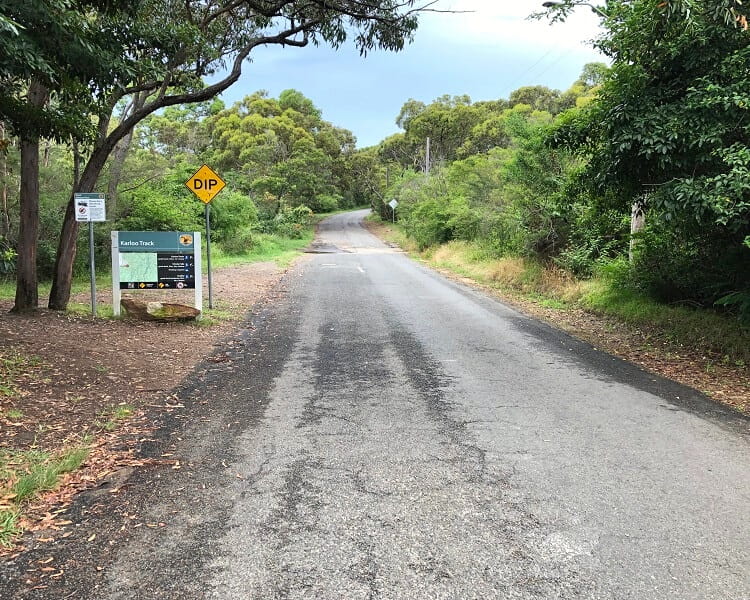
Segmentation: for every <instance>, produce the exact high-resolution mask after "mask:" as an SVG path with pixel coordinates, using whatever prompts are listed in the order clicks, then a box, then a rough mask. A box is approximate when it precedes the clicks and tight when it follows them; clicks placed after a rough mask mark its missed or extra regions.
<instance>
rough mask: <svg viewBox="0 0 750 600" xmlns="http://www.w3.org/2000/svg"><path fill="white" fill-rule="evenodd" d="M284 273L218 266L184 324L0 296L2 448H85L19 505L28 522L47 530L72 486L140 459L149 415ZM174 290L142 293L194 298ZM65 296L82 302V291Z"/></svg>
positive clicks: (163, 406) (104, 298)
mask: <svg viewBox="0 0 750 600" xmlns="http://www.w3.org/2000/svg"><path fill="white" fill-rule="evenodd" d="M283 273H284V270H283V269H281V268H279V267H278V266H277V265H276V264H274V263H255V264H249V265H241V266H233V267H229V268H225V269H220V270H217V271H216V272H215V273H214V278H213V283H214V285H213V298H214V310H213V311H211V310H209V311H206V313H207V318H206V319H204V320H203V321H202V322H192V323H160V322H142V321H135V320H132V319H127V318H125V319H104V318H93V317H91V316H90V315H77V314H66V313H59V312H55V311H49V310H39V311H37V312H34V313H32V314H20V315H18V314H12V313H9V312H8V311H9V309H10V308H11V306H12V303H11V302H7V301H0V361H2V362H0V369H2V371H0V372H2V373H4V374H10V377H9V379H10V381H11V383H10V384H9V385H0V448H6V449H11V450H29V449H40V450H48V451H53V452H54V451H57V450H59V449H61V448H63V447H66V446H71V445H80V444H85V445H86V446H88V447H91V448H92V451H91V454H90V456H89V458H88V459H87V461H86V463H85V464H84V467H83V468H82V469H80V470H78V471H76V472H75V473H73V474H69V475H67V476H65V479H64V481H63V485H62V486H61V487H60V488H58V489H57V490H55V491H54V492H51V493H49V494H46V495H45V496H44V497H43V498H42V499H41V500H40V501H38V502H37V503H36V504H35V505H34V506H32V507H30V509H29V510H27V511H25V512H26V520H25V521H24V525H25V527H26V529H27V530H32V531H34V530H37V531H41V530H44V531H49V530H50V529H52V530H54V529H55V523H56V522H57V520H58V519H59V517H58V516H57V515H58V514H61V513H60V510H62V509H64V508H65V507H66V505H67V503H68V502H69V501H70V499H71V498H72V496H73V495H74V494H75V493H76V492H77V491H79V490H81V489H84V488H89V487H93V486H96V485H100V484H101V483H103V482H105V481H108V480H111V479H112V478H113V477H114V478H117V477H119V475H118V473H122V472H123V469H127V468H132V467H137V466H141V464H142V461H141V460H139V459H137V458H136V457H137V452H136V450H137V447H138V445H139V442H141V441H143V440H144V439H146V438H148V436H149V434H150V432H151V430H152V428H153V425H152V423H153V420H154V416H155V414H158V413H162V412H165V411H166V412H169V411H171V410H173V409H174V408H175V407H176V406H177V403H178V400H177V399H176V397H174V396H172V393H171V390H172V389H173V388H175V387H176V386H177V385H178V384H179V383H180V382H181V381H182V380H183V379H184V378H185V377H186V375H187V374H188V373H189V372H190V371H191V370H192V369H193V368H194V367H195V366H196V364H198V363H200V362H201V361H202V360H204V359H207V358H208V359H209V360H213V361H221V360H222V352H221V349H219V348H217V346H218V345H220V344H221V343H222V342H223V341H225V340H226V339H227V338H228V337H229V335H230V333H231V332H232V331H233V330H234V329H235V328H236V327H238V323H239V322H240V321H241V320H242V319H243V318H244V317H246V316H247V315H248V313H249V311H250V310H251V309H252V307H253V306H255V305H256V304H258V303H259V302H260V301H261V300H263V299H265V298H267V297H268V296H269V294H271V293H272V290H273V289H274V287H275V286H276V285H277V284H278V282H279V280H280V279H281V277H282V275H283ZM177 294H178V295H179V294H182V295H183V296H184V297H180V298H177V297H176V296H175V295H173V294H168V295H167V296H165V295H164V293H163V292H161V293H160V292H156V294H154V293H149V297H148V299H149V300H152V299H161V300H163V301H170V302H173V301H176V302H184V303H189V302H191V301H192V291H191V292H178V293H177ZM157 296H158V297H157ZM138 297H139V298H141V299H145V298H146V296H145V295H139V296H138ZM72 300H73V301H75V302H80V303H86V302H89V295H88V294H81V295H79V296H76V297H74V298H72ZM98 303H99V304H100V305H101V306H102V307H103V306H104V305H107V304H110V303H111V291H110V290H102V291H100V292H99V293H98ZM207 307H208V292H207V290H206V289H204V308H207ZM45 535H46V534H45Z"/></svg>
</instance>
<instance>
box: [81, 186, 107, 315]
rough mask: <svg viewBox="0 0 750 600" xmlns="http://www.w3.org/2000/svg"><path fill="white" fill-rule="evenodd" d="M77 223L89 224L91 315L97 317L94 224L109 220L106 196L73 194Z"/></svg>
mask: <svg viewBox="0 0 750 600" xmlns="http://www.w3.org/2000/svg"><path fill="white" fill-rule="evenodd" d="M73 201H74V203H75V212H76V221H79V222H83V223H88V224H89V266H90V271H91V314H92V315H93V316H96V264H95V262H94V223H95V222H101V221H106V220H107V211H106V207H105V204H104V194H94V193H76V194H73Z"/></svg>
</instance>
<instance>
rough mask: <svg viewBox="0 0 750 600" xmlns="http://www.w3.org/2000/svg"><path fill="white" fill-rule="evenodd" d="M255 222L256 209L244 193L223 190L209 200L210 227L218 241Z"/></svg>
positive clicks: (255, 223)
mask: <svg viewBox="0 0 750 600" xmlns="http://www.w3.org/2000/svg"><path fill="white" fill-rule="evenodd" d="M257 223H258V209H257V208H256V206H255V203H254V202H253V201H252V199H251V198H250V197H248V196H246V195H244V194H241V193H239V192H234V191H227V190H224V191H222V192H221V193H220V194H219V195H218V196H217V197H216V198H215V199H214V200H213V201H212V202H211V229H212V230H213V231H215V232H216V234H217V236H216V239H217V241H219V242H223V241H226V240H230V239H231V238H232V237H234V236H235V235H237V234H238V233H239V232H240V231H243V230H246V229H250V228H252V227H254V226H256V225H257Z"/></svg>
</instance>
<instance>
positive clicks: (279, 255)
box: [204, 228, 314, 269]
mask: <svg viewBox="0 0 750 600" xmlns="http://www.w3.org/2000/svg"><path fill="white" fill-rule="evenodd" d="M313 236H314V232H313V230H312V228H311V229H309V230H307V231H305V232H304V234H303V235H302V237H300V238H295V239H291V238H286V237H281V236H278V235H273V234H263V233H261V234H258V235H257V236H255V238H254V240H253V241H254V244H253V248H252V249H251V250H249V251H248V252H243V253H242V254H227V253H226V252H224V251H223V250H222V248H221V246H215V247H214V246H212V248H211V266H212V267H215V268H219V269H220V268H222V267H229V266H232V265H239V264H246V263H253V262H270V261H273V262H275V263H276V264H278V265H279V266H281V267H286V266H289V264H290V263H291V262H292V260H294V258H295V257H296V256H297V255H299V252H300V250H302V248H305V247H307V246H309V245H310V242H312V239H313ZM204 264H205V260H204Z"/></svg>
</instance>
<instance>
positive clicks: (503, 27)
mask: <svg viewBox="0 0 750 600" xmlns="http://www.w3.org/2000/svg"><path fill="white" fill-rule="evenodd" d="M540 7H541V0H540V1H539V2H537V1H535V0H439V2H438V3H437V4H436V5H433V8H437V9H440V10H451V11H465V12H456V13H451V14H445V13H425V14H423V15H422V16H421V17H420V24H419V28H418V30H417V32H416V35H415V40H414V42H413V43H412V44H411V45H409V46H407V47H406V48H405V49H404V50H402V51H401V52H397V53H394V52H385V51H373V52H372V53H369V54H368V55H367V57H365V58H362V57H360V56H359V53H358V51H357V50H356V48H354V47H353V46H351V45H345V46H343V47H342V48H340V49H339V50H333V49H331V48H328V47H325V46H318V47H315V46H308V47H306V48H294V47H289V46H287V47H283V48H282V47H280V46H273V47H261V48H257V49H256V50H254V51H253V53H252V54H251V57H252V62H251V63H250V64H245V65H244V67H243V74H242V77H241V79H240V80H239V81H238V82H237V83H236V84H235V85H233V86H232V87H231V88H230V89H229V90H227V92H225V93H224V94H223V95H222V96H221V97H222V99H223V100H224V101H225V102H227V103H228V104H231V103H233V102H235V101H237V100H240V99H241V98H243V97H244V96H247V95H249V94H252V93H253V92H255V91H257V90H267V91H268V92H269V94H270V95H271V96H272V97H278V95H279V93H280V92H281V91H283V90H285V89H289V88H293V89H296V90H299V91H300V92H302V93H303V94H304V95H305V96H307V97H308V98H310V99H311V100H312V101H313V103H314V104H315V105H316V106H317V107H318V108H319V109H321V111H322V112H323V118H324V119H325V120H326V121H330V122H331V123H333V124H334V125H336V126H338V127H344V128H345V129H349V130H350V131H352V132H353V133H354V135H355V136H356V137H357V145H358V147H360V148H363V147H366V146H371V145H374V144H377V143H378V142H380V141H381V140H383V139H384V138H386V137H388V136H389V135H391V134H393V133H396V132H397V131H399V129H398V127H397V126H396V124H395V120H396V116H397V115H398V113H399V111H400V110H401V106H402V105H403V104H404V102H406V101H407V100H408V99H410V98H414V99H416V100H421V101H423V102H425V103H426V104H429V103H430V102H431V101H432V100H434V99H435V98H438V97H439V96H442V95H444V94H450V95H462V94H468V95H469V96H470V97H471V99H472V101H478V100H497V99H499V98H507V97H508V95H509V94H510V92H512V91H513V90H515V89H517V88H519V87H521V86H524V85H546V86H548V87H551V88H556V89H560V90H565V89H567V88H568V87H570V85H571V84H572V83H573V82H574V81H575V80H576V79H577V78H578V75H579V74H580V72H581V68H582V67H583V65H584V64H586V63H587V62H594V61H601V62H603V61H604V58H603V57H602V56H601V55H600V54H599V53H598V52H597V51H596V50H595V49H594V48H593V47H592V46H591V43H590V40H592V39H593V38H594V37H596V35H597V32H598V31H599V29H598V19H597V17H596V15H595V14H594V13H593V12H592V11H590V10H589V9H588V8H586V7H584V6H582V7H581V8H580V9H579V10H577V11H576V12H575V14H574V15H573V16H571V17H570V18H569V19H568V20H567V21H566V22H564V23H555V24H552V25H550V24H549V22H548V21H547V20H546V19H543V20H540V21H535V20H528V19H527V16H528V15H529V14H531V13H532V12H535V11H537V10H539V9H540Z"/></svg>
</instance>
